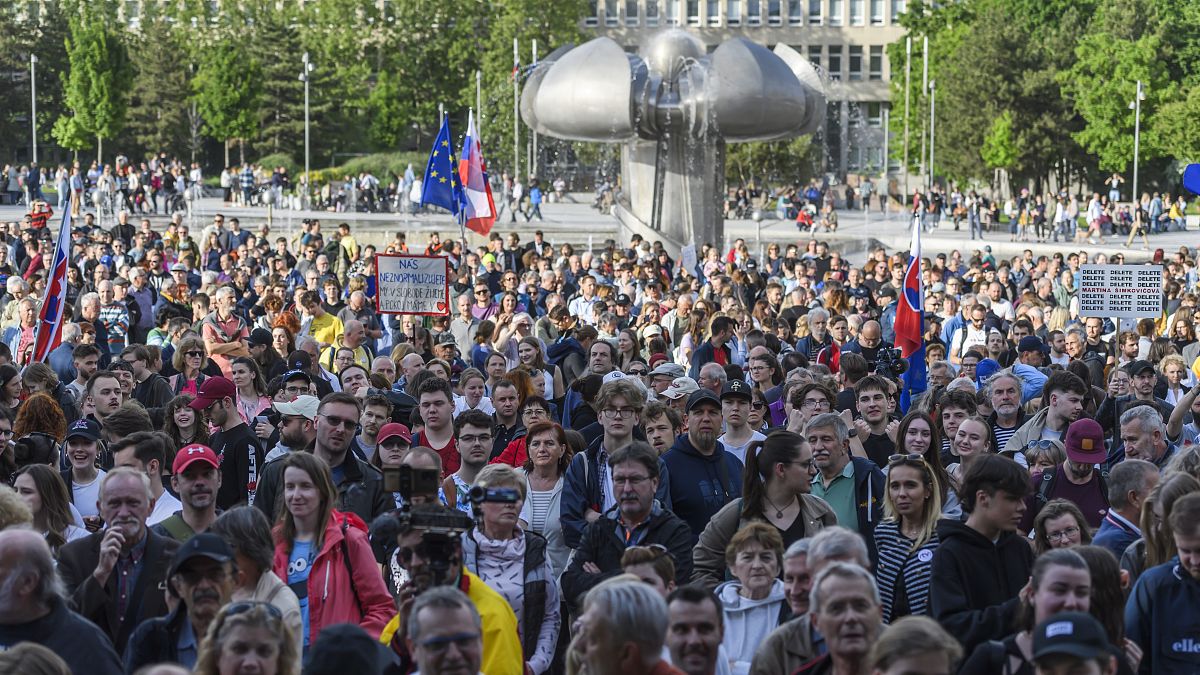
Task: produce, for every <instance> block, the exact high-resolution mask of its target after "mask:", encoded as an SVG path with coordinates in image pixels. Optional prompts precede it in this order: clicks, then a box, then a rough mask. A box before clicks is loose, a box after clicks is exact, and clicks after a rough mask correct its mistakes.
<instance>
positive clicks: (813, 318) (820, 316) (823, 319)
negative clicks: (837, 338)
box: [796, 307, 833, 363]
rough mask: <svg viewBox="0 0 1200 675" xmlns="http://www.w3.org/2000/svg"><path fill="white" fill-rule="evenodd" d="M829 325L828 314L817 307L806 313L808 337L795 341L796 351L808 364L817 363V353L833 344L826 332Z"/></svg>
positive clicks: (831, 338)
mask: <svg viewBox="0 0 1200 675" xmlns="http://www.w3.org/2000/svg"><path fill="white" fill-rule="evenodd" d="M828 324H829V312H827V311H825V310H824V309H821V308H820V307H817V308H815V309H811V310H809V312H808V335H806V336H804V337H802V338H800V339H799V340H797V341H796V351H797V352H799V353H801V354H803V355H804V356H806V357H807V358H808V361H809V363H816V362H817V353H818V352H820V351H821V350H822V349H824V348H826V347H828V346H830V345H832V344H833V337H832V336H831V335H829V332H828V331H827V330H826V328H827V327H828Z"/></svg>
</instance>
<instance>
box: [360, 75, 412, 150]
mask: <svg viewBox="0 0 1200 675" xmlns="http://www.w3.org/2000/svg"><path fill="white" fill-rule="evenodd" d="M402 92H403V86H402V85H401V83H400V76H399V75H398V74H397V73H395V72H393V71H390V70H384V71H380V73H379V75H378V77H376V79H375V87H374V88H373V89H371V93H370V95H369V96H368V97H367V110H368V115H367V118H368V119H369V120H370V123H369V125H368V127H367V135H368V136H369V137H370V139H371V142H372V143H373V144H375V146H376V147H379V148H393V149H394V148H399V147H400V146H401V145H403V144H404V142H405V141H406V140H407V139H408V138H409V135H410V130H411V129H410V126H409V124H410V120H411V119H412V118H411V117H410V115H409V108H408V106H406V105H405V104H404V101H403V99H402V98H401V96H402Z"/></svg>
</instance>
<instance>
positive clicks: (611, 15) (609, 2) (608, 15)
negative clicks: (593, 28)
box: [604, 0, 621, 26]
mask: <svg viewBox="0 0 1200 675" xmlns="http://www.w3.org/2000/svg"><path fill="white" fill-rule="evenodd" d="M620 21H621V16H620V14H619V13H618V12H617V0H604V25H606V26H615V25H617V24H618V23H620Z"/></svg>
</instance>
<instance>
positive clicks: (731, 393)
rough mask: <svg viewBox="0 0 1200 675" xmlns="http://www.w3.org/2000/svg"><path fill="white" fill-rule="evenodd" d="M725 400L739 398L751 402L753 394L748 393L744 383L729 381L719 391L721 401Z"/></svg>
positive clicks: (748, 387)
mask: <svg viewBox="0 0 1200 675" xmlns="http://www.w3.org/2000/svg"><path fill="white" fill-rule="evenodd" d="M727 398H740V399H743V400H746V401H751V402H753V401H754V394H752V393H750V385H748V384H746V383H745V382H743V381H741V380H730V381H728V382H726V383H725V386H724V387H723V388H722V389H721V400H722V401H724V400H725V399H727ZM690 403H691V402H690V401H689V406H688V407H689V408H690V407H691V406H690Z"/></svg>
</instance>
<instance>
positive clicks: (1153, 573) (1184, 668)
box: [1125, 557, 1200, 675]
mask: <svg viewBox="0 0 1200 675" xmlns="http://www.w3.org/2000/svg"><path fill="white" fill-rule="evenodd" d="M1198 608H1200V580H1197V579H1193V578H1192V576H1191V575H1190V574H1188V573H1187V571H1186V570H1184V569H1183V567H1182V566H1181V565H1180V564H1179V558H1178V557H1176V558H1174V559H1172V560H1171V561H1170V562H1168V563H1166V564H1163V565H1159V566H1157V567H1152V568H1150V569H1149V570H1146V572H1144V573H1143V574H1142V576H1140V577H1138V580H1137V583H1136V584H1134V586H1133V592H1132V593H1130V594H1129V600H1128V601H1127V602H1126V603H1125V635H1126V636H1127V637H1128V638H1129V639H1130V640H1133V641H1134V642H1136V643H1137V644H1138V646H1139V647H1141V648H1142V652H1143V654H1144V656H1143V657H1142V663H1141V665H1139V666H1138V673H1141V674H1142V675H1151V673H1153V675H1176V674H1178V675H1185V673H1186V674H1188V675H1192V674H1194V673H1196V672H1200V609H1198Z"/></svg>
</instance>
